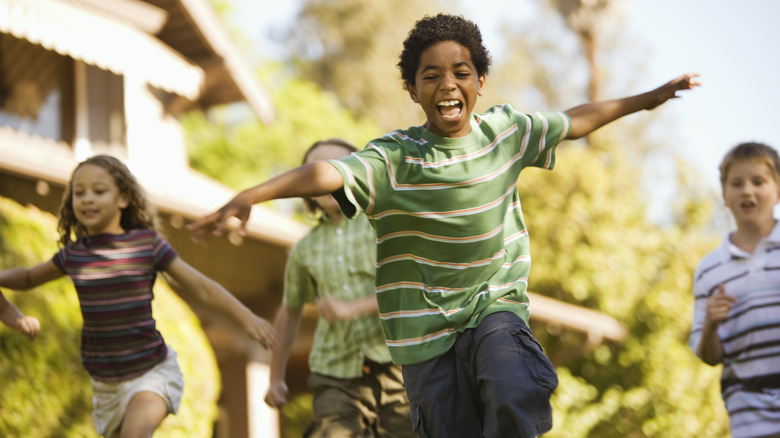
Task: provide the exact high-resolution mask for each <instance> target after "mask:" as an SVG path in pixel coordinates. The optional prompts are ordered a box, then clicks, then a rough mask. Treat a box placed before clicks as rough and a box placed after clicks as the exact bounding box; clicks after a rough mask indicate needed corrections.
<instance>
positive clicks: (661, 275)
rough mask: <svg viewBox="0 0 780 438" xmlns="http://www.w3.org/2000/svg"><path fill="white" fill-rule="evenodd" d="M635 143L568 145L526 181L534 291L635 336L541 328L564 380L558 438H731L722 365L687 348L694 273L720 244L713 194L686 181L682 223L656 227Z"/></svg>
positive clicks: (523, 191)
mask: <svg viewBox="0 0 780 438" xmlns="http://www.w3.org/2000/svg"><path fill="white" fill-rule="evenodd" d="M625 146H626V145H622V144H621V145H616V144H607V145H603V144H602V145H600V146H599V149H601V150H602V151H606V152H607V153H606V154H604V153H596V152H595V151H594V150H593V149H590V148H581V147H576V146H575V147H564V148H562V149H561V150H560V151H559V152H558V160H557V164H556V169H555V170H554V171H552V172H544V171H533V170H531V171H528V172H526V173H525V175H522V176H521V177H520V181H519V185H518V188H519V190H520V199H521V200H522V202H523V211H524V213H525V216H526V219H527V222H528V224H529V234H530V236H531V245H532V247H531V253H532V256H533V258H534V265H533V270H532V274H531V278H530V284H529V287H530V289H531V290H533V291H534V292H537V293H539V294H542V295H546V296H549V297H554V298H557V299H559V300H563V301H565V302H570V303H576V304H579V305H583V306H585V307H588V308H591V309H597V310H600V311H601V312H604V313H606V314H608V315H610V316H612V317H614V318H616V319H617V320H618V321H620V322H621V323H623V324H624V325H625V326H627V327H628V329H629V333H630V335H629V338H628V340H627V341H626V342H625V343H624V344H610V343H608V342H599V341H600V340H589V339H587V338H586V337H584V336H583V335H580V334H576V333H571V332H560V331H559V330H556V327H555V326H550V325H544V326H543V325H541V324H536V323H534V326H533V328H534V331H535V333H536V335H537V337H538V338H539V340H540V342H541V343H542V345H543V346H544V347H545V349H546V351H547V352H548V354H549V356H550V357H551V359H552V360H553V361H554V363H555V364H556V366H557V369H558V372H559V375H560V380H561V382H560V386H559V389H558V391H557V392H556V393H555V395H554V399H553V402H554V405H555V417H556V418H555V429H554V430H553V432H551V433H550V436H551V437H567V438H568V437H589V436H599V437H643V436H656V437H689V436H697V437H707V436H712V437H718V436H723V434H724V433H725V431H726V430H727V428H726V425H727V424H726V421H727V420H726V417H725V414H724V412H723V410H722V409H723V408H722V402H721V400H720V395H719V392H718V391H719V384H718V376H719V374H718V369H717V368H711V367H707V366H705V365H703V364H702V363H701V362H700V361H699V360H698V359H697V358H696V357H695V356H694V355H693V353H692V352H691V351H690V349H689V348H688V346H687V336H688V330H689V327H690V316H691V315H692V301H693V300H692V293H691V291H690V289H691V287H690V285H691V275H692V272H693V269H694V268H695V265H696V263H697V262H698V260H699V259H700V258H701V256H703V255H704V253H706V252H707V251H709V250H710V249H712V248H713V247H714V246H715V245H716V244H717V237H714V236H713V235H712V234H710V233H708V232H707V231H706V230H707V226H708V225H709V219H710V213H711V211H712V207H713V205H714V201H713V200H714V197H713V196H712V195H711V194H708V193H706V192H705V193H703V192H700V191H698V190H697V189H696V187H697V184H696V183H695V181H697V179H696V178H695V177H693V176H691V175H687V174H683V175H680V178H681V180H682V182H683V183H684V184H683V189H684V190H683V195H682V196H681V199H684V201H682V202H681V203H680V205H676V206H670V208H674V210H675V211H676V212H677V213H678V217H679V218H680V220H679V221H676V222H675V223H674V224H672V225H671V226H668V227H662V226H659V225H657V224H655V223H653V222H652V221H650V220H649V219H648V216H647V209H646V206H645V204H644V202H645V197H644V195H643V194H642V190H641V187H640V186H639V184H638V180H639V177H638V175H639V174H640V172H639V171H638V168H637V167H636V166H635V165H632V164H631V163H630V162H629V161H627V160H626V155H625V154H624V153H622V152H621V148H623V147H625ZM531 306H532V307H531V312H532V321H533V302H532V304H531Z"/></svg>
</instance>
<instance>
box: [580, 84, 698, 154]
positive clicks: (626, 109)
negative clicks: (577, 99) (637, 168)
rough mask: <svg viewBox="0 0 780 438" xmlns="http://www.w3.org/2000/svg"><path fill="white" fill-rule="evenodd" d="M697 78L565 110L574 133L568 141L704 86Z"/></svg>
mask: <svg viewBox="0 0 780 438" xmlns="http://www.w3.org/2000/svg"><path fill="white" fill-rule="evenodd" d="M698 76H699V74H698V73H689V74H686V75H682V76H680V77H678V78H675V79H672V80H671V81H669V82H667V83H665V84H664V85H661V86H660V87H658V88H656V89H654V90H651V91H648V92H646V93H642V94H637V95H635V96H630V97H626V98H623V99H615V100H606V101H601V102H592V103H586V104H583V105H579V106H575V107H574V108H570V109H568V110H566V114H567V115H568V116H569V118H570V119H571V130H570V131H569V135H568V136H567V137H566V138H567V139H570V140H571V139H576V138H580V137H584V136H586V135H588V134H590V133H591V132H593V131H595V130H596V129H599V128H601V127H602V126H604V125H606V124H607V123H610V122H612V121H614V120H617V119H619V118H621V117H623V116H627V115H629V114H631V113H635V112H637V111H640V110H651V109H653V108H655V107H657V106H659V105H661V104H662V103H664V102H666V101H667V100H669V99H674V98H677V97H679V96H677V94H676V93H677V91H680V90H691V89H693V88H695V87H697V86H699V85H701V82H699V81H697V80H696V79H695V78H696V77H698Z"/></svg>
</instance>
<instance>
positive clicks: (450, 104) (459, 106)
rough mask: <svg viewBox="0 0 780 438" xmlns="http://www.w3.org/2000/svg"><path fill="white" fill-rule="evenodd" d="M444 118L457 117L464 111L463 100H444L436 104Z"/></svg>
mask: <svg viewBox="0 0 780 438" xmlns="http://www.w3.org/2000/svg"><path fill="white" fill-rule="evenodd" d="M436 108H437V109H438V110H439V114H441V116H442V118H444V119H457V118H458V117H460V114H461V112H462V111H463V102H461V101H459V100H443V101H441V102H439V103H438V104H437V105H436Z"/></svg>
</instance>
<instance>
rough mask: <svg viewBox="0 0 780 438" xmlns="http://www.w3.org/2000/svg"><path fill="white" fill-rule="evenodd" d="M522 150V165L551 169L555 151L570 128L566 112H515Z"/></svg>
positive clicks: (553, 163)
mask: <svg viewBox="0 0 780 438" xmlns="http://www.w3.org/2000/svg"><path fill="white" fill-rule="evenodd" d="M515 118H516V120H517V124H518V128H519V129H518V131H519V134H520V135H522V136H523V138H522V139H521V148H522V150H523V161H524V163H525V166H524V167H528V166H532V167H541V168H543V169H552V168H553V167H554V166H555V151H556V149H557V148H556V147H557V146H558V144H559V143H560V142H561V141H562V140H564V139H566V136H567V135H568V134H569V130H570V129H571V120H570V119H569V116H567V115H566V113H562V112H546V113H539V112H537V113H533V114H523V113H517V112H516V113H515Z"/></svg>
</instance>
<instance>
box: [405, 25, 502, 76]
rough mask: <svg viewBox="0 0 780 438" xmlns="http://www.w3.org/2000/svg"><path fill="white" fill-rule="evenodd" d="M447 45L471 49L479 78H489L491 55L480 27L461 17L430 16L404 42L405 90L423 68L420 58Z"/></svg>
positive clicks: (470, 52)
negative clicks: (428, 50)
mask: <svg viewBox="0 0 780 438" xmlns="http://www.w3.org/2000/svg"><path fill="white" fill-rule="evenodd" d="M444 41H454V42H456V43H458V44H460V45H461V46H463V47H465V48H466V49H468V51H469V54H470V55H471V61H472V62H473V63H474V67H476V69H477V74H478V75H479V76H485V75H487V74H488V70H489V68H490V53H489V52H488V50H487V49H486V48H485V45H484V44H483V43H482V33H481V32H480V31H479V27H477V25H476V24H474V23H473V22H471V21H469V20H467V19H465V18H463V17H462V16H460V15H447V14H438V15H436V16H435V17H431V16H428V15H426V16H425V17H423V18H422V19H420V20H418V21H417V23H415V25H414V28H412V30H411V31H409V36H408V37H407V38H406V41H404V49H403V51H402V52H401V58H400V61H399V62H398V64H397V67H398V68H399V69H400V70H401V80H402V81H403V83H404V87H406V86H407V85H414V79H415V75H416V74H417V68H418V67H419V66H420V55H422V53H423V52H424V51H425V50H426V49H428V48H429V47H431V46H433V45H434V44H437V43H441V42H444Z"/></svg>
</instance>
